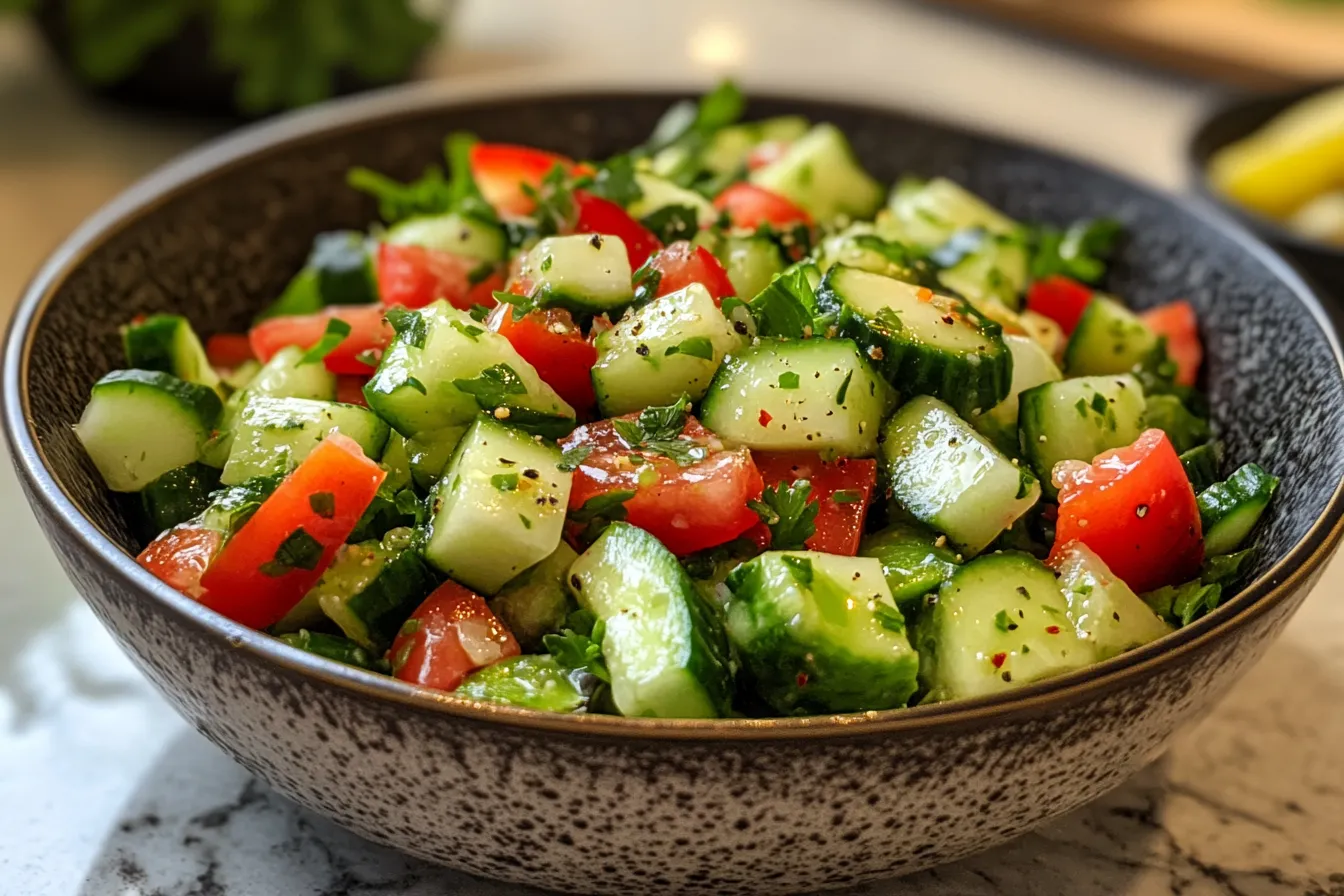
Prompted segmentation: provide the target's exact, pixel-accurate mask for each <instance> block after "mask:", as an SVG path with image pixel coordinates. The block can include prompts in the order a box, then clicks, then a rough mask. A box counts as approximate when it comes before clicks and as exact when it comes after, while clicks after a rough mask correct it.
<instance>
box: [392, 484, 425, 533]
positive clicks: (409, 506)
mask: <svg viewBox="0 0 1344 896" xmlns="http://www.w3.org/2000/svg"><path fill="white" fill-rule="evenodd" d="M392 506H393V507H395V508H396V510H397V512H398V513H400V514H401V515H402V516H409V517H414V518H415V524H416V525H417V526H418V525H420V524H421V523H422V522H424V517H425V502H424V501H422V500H421V499H420V496H419V495H417V494H416V493H415V490H414V489H410V488H404V489H402V490H401V491H399V492H397V494H396V496H395V497H394V498H393V499H392Z"/></svg>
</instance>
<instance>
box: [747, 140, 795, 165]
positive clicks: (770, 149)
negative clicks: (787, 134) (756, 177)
mask: <svg viewBox="0 0 1344 896" xmlns="http://www.w3.org/2000/svg"><path fill="white" fill-rule="evenodd" d="M790 145H791V144H790V142H789V141H788V140H766V141H765V142H764V143H757V144H756V145H755V146H753V147H752V148H751V152H749V153H747V170H748V171H755V170H756V169H757V168H764V167H765V166H766V165H769V164H770V163H771V162H775V161H778V160H779V159H780V158H781V157H782V156H783V155H784V153H786V152H788V151H789V146H790Z"/></svg>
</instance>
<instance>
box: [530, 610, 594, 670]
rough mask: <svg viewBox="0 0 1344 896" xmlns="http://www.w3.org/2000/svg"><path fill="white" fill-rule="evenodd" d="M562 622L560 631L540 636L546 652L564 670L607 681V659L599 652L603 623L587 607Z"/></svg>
mask: <svg viewBox="0 0 1344 896" xmlns="http://www.w3.org/2000/svg"><path fill="white" fill-rule="evenodd" d="M565 622H566V624H565V628H564V629H563V630H562V631H561V632H560V633H559V634H549V635H546V636H544V637H543V638H542V639H541V643H542V644H543V645H545V647H546V650H547V652H548V653H550V654H551V656H553V657H555V661H556V662H557V663H559V664H560V665H561V666H564V667H565V668H566V669H573V670H575V671H578V672H587V673H588V674H590V675H593V676H594V677H596V678H598V679H599V680H601V681H604V682H607V683H608V684H609V683H610V682H611V673H610V672H609V671H607V660H606V658H605V657H604V656H603V655H602V638H603V636H604V635H605V634H606V628H607V627H606V623H605V622H603V621H602V620H601V619H598V618H596V617H595V616H594V615H593V613H592V612H591V611H589V610H577V611H575V612H573V613H571V614H570V615H569V618H568V619H567V620H566V621H565Z"/></svg>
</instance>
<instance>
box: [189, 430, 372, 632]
mask: <svg viewBox="0 0 1344 896" xmlns="http://www.w3.org/2000/svg"><path fill="white" fill-rule="evenodd" d="M386 476H387V472H386V471H385V470H384V469H383V468H382V467H380V466H378V464H377V463H375V462H374V461H372V460H369V459H368V458H367V457H365V456H364V452H363V450H362V449H361V448H360V447H359V443H358V442H356V441H355V440H354V439H351V438H349V437H347V436H343V435H341V434H340V433H332V434H331V435H329V436H327V437H326V439H324V440H323V441H322V443H321V444H320V445H318V446H317V447H316V448H314V449H313V452H312V454H309V455H308V457H307V458H305V459H304V461H303V463H301V464H299V466H298V468H297V469H295V471H294V472H293V473H291V474H290V476H289V478H288V479H286V480H285V481H284V482H282V483H280V485H279V487H277V488H276V490H275V491H274V492H272V493H271V496H270V497H269V498H267V499H266V500H265V501H264V502H262V505H261V506H260V507H258V508H257V512H256V513H254V514H253V515H252V517H251V519H249V520H248V521H247V522H246V523H244V524H243V527H242V528H241V529H239V530H238V531H237V532H236V533H234V535H233V537H232V538H230V539H229V541H228V543H227V544H225V545H224V548H223V550H221V551H220V552H219V555H218V556H217V557H215V559H214V561H213V562H211V564H210V566H209V568H208V569H206V571H205V574H204V575H203V576H201V587H202V588H203V589H204V590H205V593H204V594H202V595H201V597H200V601H201V603H203V604H204V605H205V606H207V607H209V608H210V609H212V610H215V611H216V612H218V613H221V614H223V615H225V616H227V617H229V618H230V619H232V620H233V621H235V622H241V623H242V624H243V625H249V626H251V627H252V628H266V627H267V626H271V625H274V624H275V623H277V622H279V621H280V619H281V618H283V617H284V615H285V614H286V613H288V612H289V611H290V609H292V608H293V606H294V605H295V604H296V603H298V602H299V600H300V599H301V598H302V597H303V596H304V595H305V594H306V593H308V589H310V588H312V587H313V585H315V584H316V583H317V580H318V579H319V578H320V577H321V576H322V572H323V570H325V569H326V568H327V567H328V566H330V565H331V560H332V558H333V557H334V556H335V554H336V549H337V548H339V547H340V546H341V545H342V544H344V543H345V540H346V539H347V538H349V537H350V533H351V532H353V531H354V528H355V524H356V523H357V522H359V518H360V516H362V515H363V513H364V511H365V510H366V509H367V508H368V506H369V502H371V501H372V500H373V497H374V495H375V494H377V492H378V486H379V485H381V484H382V481H383V479H384V478H385V477H386ZM282 548H283V549H282Z"/></svg>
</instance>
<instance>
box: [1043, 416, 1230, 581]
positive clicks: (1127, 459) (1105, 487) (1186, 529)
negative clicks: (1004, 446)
mask: <svg viewBox="0 0 1344 896" xmlns="http://www.w3.org/2000/svg"><path fill="white" fill-rule="evenodd" d="M1056 479H1057V484H1058V485H1059V486H1060V490H1059V519H1058V520H1057V521H1056V523H1055V545H1056V547H1057V548H1058V549H1062V548H1063V546H1065V545H1067V544H1068V543H1069V542H1072V541H1078V542H1082V543H1083V544H1085V545H1087V546H1088V547H1089V548H1091V549H1092V550H1093V552H1094V553H1096V555H1097V556H1098V557H1100V558H1101V559H1102V560H1103V561H1104V562H1105V563H1106V565H1107V566H1109V567H1110V569H1111V572H1113V573H1115V574H1116V576H1118V577H1119V578H1120V579H1121V580H1123V581H1124V582H1125V584H1127V585H1129V587H1130V588H1133V589H1134V590H1135V591H1137V592H1140V593H1142V592H1144V591H1151V590H1153V589H1154V588H1160V587H1162V586H1163V585H1174V584H1177V583H1179V582H1185V581H1188V580H1190V579H1192V578H1194V577H1195V576H1196V575H1198V574H1199V567H1200V564H1201V563H1203V562H1204V539H1203V532H1202V530H1201V527H1200V521H1199V506H1198V505H1197V504H1196V503H1195V492H1194V489H1192V488H1191V487H1190V480H1189V479H1188V478H1187V477H1186V475H1185V468H1184V467H1182V466H1181V459H1180V458H1179V457H1177V456H1176V449H1175V448H1173V447H1172V445H1171V441H1170V440H1169V439H1168V438H1167V435H1166V433H1164V432H1162V430H1160V429H1150V430H1148V431H1147V432H1145V433H1144V434H1143V435H1141V436H1139V438H1138V439H1137V440H1136V441H1135V442H1134V444H1133V445H1129V446H1127V447H1124V448H1117V449H1115V450H1114V451H1106V452H1103V453H1102V454H1099V455H1097V457H1096V459H1095V460H1093V461H1092V463H1091V464H1090V465H1089V464H1081V463H1080V464H1077V465H1073V466H1072V469H1068V470H1067V471H1065V472H1064V473H1063V475H1061V476H1058V477H1056ZM1059 480H1062V481H1059ZM1056 554H1058V550H1056V551H1055V552H1052V559H1053V558H1054V556H1055V555H1056Z"/></svg>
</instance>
